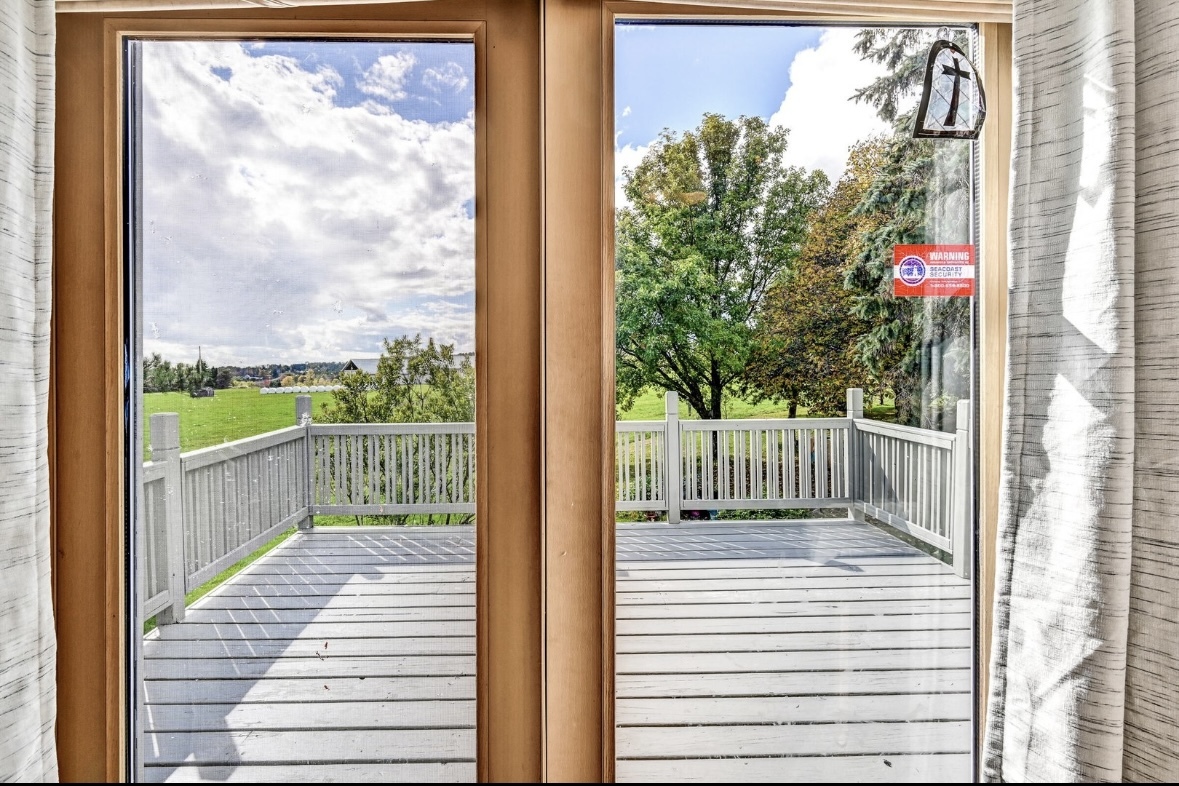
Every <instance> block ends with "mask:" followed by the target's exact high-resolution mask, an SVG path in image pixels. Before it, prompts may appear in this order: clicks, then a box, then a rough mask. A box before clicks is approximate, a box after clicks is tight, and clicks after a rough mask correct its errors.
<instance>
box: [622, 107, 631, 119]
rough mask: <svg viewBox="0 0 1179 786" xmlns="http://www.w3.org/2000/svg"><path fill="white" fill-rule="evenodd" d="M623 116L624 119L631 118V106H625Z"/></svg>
mask: <svg viewBox="0 0 1179 786" xmlns="http://www.w3.org/2000/svg"><path fill="white" fill-rule="evenodd" d="M622 116H623V117H629V116H630V107H629V106H624V107H623V108H622Z"/></svg>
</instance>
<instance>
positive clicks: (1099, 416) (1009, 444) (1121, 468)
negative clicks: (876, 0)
mask: <svg viewBox="0 0 1179 786" xmlns="http://www.w3.org/2000/svg"><path fill="white" fill-rule="evenodd" d="M1014 52H1015V81H1016V127H1015V134H1014V145H1013V147H1014V150H1013V186H1012V195H1011V225H1010V233H1011V234H1010V254H1011V271H1010V281H1011V291H1010V322H1009V331H1010V334H1009V346H1008V377H1007V380H1008V390H1007V402H1006V423H1005V448H1004V467H1003V478H1002V486H1001V491H1000V495H1001V503H1000V522H999V543H998V560H997V563H998V566H999V568H998V575H997V577H996V586H995V594H996V609H995V635H994V649H993V652H992V669H991V674H992V676H991V696H990V701H989V712H988V716H989V717H988V723H987V736H986V743H985V750H984V774H985V776H986V777H987V779H988V780H992V781H998V780H1004V781H1057V782H1061V781H1069V782H1075V781H1118V780H1123V779H1124V780H1130V781H1139V780H1147V781H1154V780H1164V781H1165V780H1171V781H1174V780H1177V779H1179V735H1177V723H1179V524H1177V523H1176V517H1175V513H1174V512H1173V511H1174V508H1175V500H1176V499H1177V498H1179V497H1177V495H1176V492H1177V491H1179V482H1177V481H1179V450H1177V448H1179V267H1177V266H1176V262H1177V261H1179V253H1177V252H1179V106H1177V105H1176V102H1177V101H1179V4H1176V3H1173V2H1171V0H1138V2H1137V3H1135V2H1133V1H1132V0H1112V1H1111V0H1103V2H1092V0H1016V4H1015V21H1014Z"/></svg>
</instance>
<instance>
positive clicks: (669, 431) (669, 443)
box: [663, 390, 684, 524]
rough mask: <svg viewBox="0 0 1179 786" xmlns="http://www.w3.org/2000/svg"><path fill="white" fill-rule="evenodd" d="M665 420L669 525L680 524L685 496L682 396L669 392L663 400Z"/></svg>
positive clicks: (666, 490)
mask: <svg viewBox="0 0 1179 786" xmlns="http://www.w3.org/2000/svg"><path fill="white" fill-rule="evenodd" d="M663 403H664V410H663V411H664V420H666V422H667V426H666V431H665V432H664V433H663V448H664V450H665V451H666V454H665V455H664V462H663V466H664V467H666V468H667V486H666V487H665V488H664V494H665V495H666V496H667V523H668V524H679V523H680V508H681V506H682V500H683V496H684V482H683V480H682V479H681V478H680V473H681V472H682V471H683V466H684V459H683V455H682V454H681V451H680V396H679V394H678V393H676V392H674V391H671V390H669V391H667V394H666V395H665V396H664V398H663Z"/></svg>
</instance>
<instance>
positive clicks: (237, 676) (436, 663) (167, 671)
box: [141, 520, 973, 782]
mask: <svg viewBox="0 0 1179 786" xmlns="http://www.w3.org/2000/svg"><path fill="white" fill-rule="evenodd" d="M617 553H618V559H619V563H618V570H617V598H616V600H617V617H618V619H617V634H618V639H617V651H618V657H617V672H618V674H617V694H618V700H617V704H616V720H617V723H618V732H617V751H618V757H619V759H618V765H617V777H618V779H619V780H620V781H631V782H633V781H643V780H654V781H700V780H706V781H718V780H730V781H746V782H754V781H766V780H775V781H781V780H807V781H831V780H841V781H846V780H868V781H881V782H887V781H903V780H925V781H929V780H943V781H954V780H967V779H968V778H969V772H970V763H971V759H970V754H969V747H970V738H971V730H970V717H971V693H970V691H971V685H972V678H971V669H970V666H971V643H972V636H973V634H972V631H971V612H970V609H971V599H970V598H971V596H970V588H969V585H968V583H967V582H963V581H961V580H959V579H958V578H956V577H955V576H954V575H953V572H952V571H951V570H950V569H949V568H948V567H947V566H946V565H944V564H942V563H940V562H938V561H936V560H934V559H932V558H931V557H928V556H927V555H925V554H922V553H920V552H918V551H917V550H915V549H913V548H911V547H909V546H907V545H906V544H904V543H902V542H900V541H899V540H896V539H894V538H893V537H891V536H890V535H888V534H886V533H884V532H883V531H881V530H878V529H875V528H873V527H869V526H867V525H864V524H861V523H858V522H851V521H842V520H823V521H809V522H789V523H779V524H757V523H745V522H734V523H732V524H719V523H716V522H701V523H692V524H684V525H681V526H677V527H669V526H667V525H665V524H651V525H624V526H620V527H619V532H618V538H617ZM474 578H475V577H474V537H473V531H472V530H471V528H469V527H448V528H441V527H436V528H432V529H426V528H412V529H397V530H393V529H381V528H352V527H349V528H321V529H317V530H315V531H313V532H311V533H306V534H304V533H300V534H298V535H296V536H294V537H292V538H290V539H289V540H287V541H286V542H285V543H283V544H282V545H281V546H280V547H278V548H276V549H275V550H273V551H272V552H270V553H269V554H268V555H266V556H265V557H263V558H262V559H260V560H259V561H258V562H256V563H255V564H254V565H252V566H251V567H249V568H247V569H246V570H245V571H243V572H242V573H240V574H238V575H237V576H235V577H234V578H233V579H231V580H230V581H229V582H227V583H226V584H224V585H222V586H221V587H219V588H218V589H217V590H215V591H214V592H213V593H211V594H210V595H208V596H206V597H205V598H203V599H201V600H200V601H198V602H197V603H195V604H194V605H193V607H191V608H190V609H189V612H188V615H187V619H186V621H185V622H183V623H181V624H178V625H167V626H164V627H162V628H160V629H159V630H157V631H156V632H153V633H151V634H149V635H148V637H147V638H146V639H145V641H144V664H143V676H144V680H145V681H144V696H145V699H146V704H145V706H144V707H143V709H142V715H141V717H142V720H143V726H144V729H145V731H146V733H145V735H144V739H143V754H144V760H145V762H146V765H145V769H144V775H145V777H146V778H147V779H148V780H151V781H164V780H167V781H174V782H191V781H202V780H204V781H228V782H242V781H285V782H290V781H297V780H321V781H326V782H341V781H348V782H374V781H393V780H405V781H419V782H422V781H449V782H454V781H470V780H473V778H474V775H475V767H474V752H475V746H474V739H475V738H474V734H475V731H474V727H475V705H474V697H475V680H474V673H475V622H474V608H475V594H474V592H475V581H474Z"/></svg>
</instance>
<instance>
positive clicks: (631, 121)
mask: <svg viewBox="0 0 1179 786" xmlns="http://www.w3.org/2000/svg"><path fill="white" fill-rule="evenodd" d="M822 32H823V28H820V27H787V26H784V25H772V26H771V25H652V24H638V23H636V24H620V25H618V26H617V27H616V28H615V34H614V57H615V79H614V105H615V106H614V118H615V120H614V122H615V130H616V131H617V134H618V136H617V139H618V144H619V146H624V145H645V144H647V143H648V142H650V141H651V140H652V139H654V138H655V136H656V135H657V134H658V133H659V132H660V131H662V130H663V129H664V128H671V129H673V130H675V131H685V130H687V129H689V128H695V127H696V126H697V125H699V123H700V116H701V115H702V114H703V113H704V112H705V111H711V112H720V113H721V114H723V115H726V116H727V117H737V116H738V115H743V114H744V115H758V116H760V117H764V118H767V119H768V118H769V117H770V116H771V115H773V114H774V112H776V111H777V110H778V107H779V106H780V105H781V104H782V98H783V97H784V96H785V95H786V90H787V89H788V88H789V87H790V64H791V62H793V60H794V58H795V56H796V55H797V54H798V53H799V52H801V51H802V50H804V49H810V48H813V47H815V46H818V44H819V38H820V36H821V35H822Z"/></svg>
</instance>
